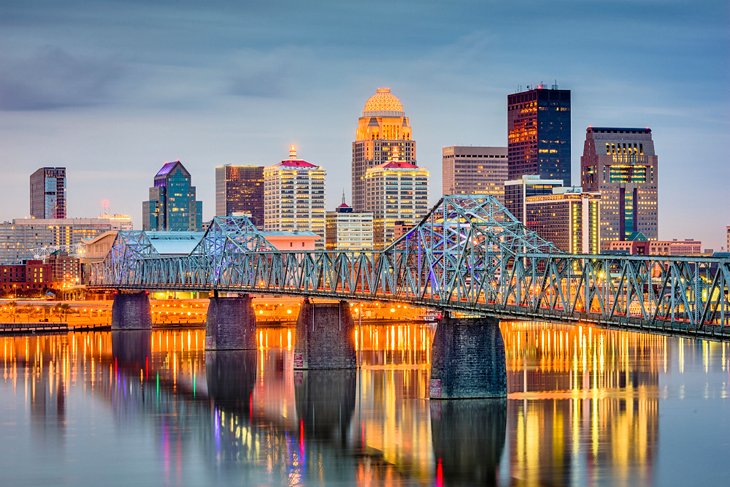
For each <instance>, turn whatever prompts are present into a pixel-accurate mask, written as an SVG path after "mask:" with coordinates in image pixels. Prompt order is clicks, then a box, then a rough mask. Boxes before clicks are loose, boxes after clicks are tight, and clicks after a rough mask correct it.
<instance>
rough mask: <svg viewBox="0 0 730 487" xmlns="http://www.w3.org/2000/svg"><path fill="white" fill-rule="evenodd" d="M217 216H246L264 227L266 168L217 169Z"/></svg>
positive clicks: (261, 227) (227, 167)
mask: <svg viewBox="0 0 730 487" xmlns="http://www.w3.org/2000/svg"><path fill="white" fill-rule="evenodd" d="M215 214H216V216H230V215H233V214H245V215H248V216H250V217H251V221H252V222H253V224H254V225H256V226H257V227H258V228H260V229H263V228H264V166H232V165H230V164H226V165H225V166H218V167H216V168H215Z"/></svg>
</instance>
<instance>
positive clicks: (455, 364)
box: [429, 313, 507, 399]
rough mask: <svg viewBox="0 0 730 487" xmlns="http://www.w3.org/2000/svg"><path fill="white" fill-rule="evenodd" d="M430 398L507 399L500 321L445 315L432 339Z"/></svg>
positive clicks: (505, 368)
mask: <svg viewBox="0 0 730 487" xmlns="http://www.w3.org/2000/svg"><path fill="white" fill-rule="evenodd" d="M429 396H430V397H431V399H471V398H499V397H507V364H506V362H505V355H504V341H503V340H502V332H501V331H500V329H499V320H497V319H495V318H452V317H450V316H449V314H448V313H445V314H444V317H443V319H442V320H441V321H440V322H439V324H438V326H437V328H436V334H435V336H434V338H433V345H432V353H431V383H430V387H429Z"/></svg>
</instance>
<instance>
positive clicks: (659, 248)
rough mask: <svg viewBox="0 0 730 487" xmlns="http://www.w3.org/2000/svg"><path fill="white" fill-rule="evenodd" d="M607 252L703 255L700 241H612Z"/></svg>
mask: <svg viewBox="0 0 730 487" xmlns="http://www.w3.org/2000/svg"><path fill="white" fill-rule="evenodd" d="M608 250H610V251H612V252H617V251H619V252H625V253H627V254H631V255H669V256H676V257H680V256H689V255H703V252H702V242H701V241H700V240H692V239H685V240H677V239H675V240H613V241H611V242H609V246H608Z"/></svg>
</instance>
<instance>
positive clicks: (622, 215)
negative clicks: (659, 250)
mask: <svg viewBox="0 0 730 487" xmlns="http://www.w3.org/2000/svg"><path fill="white" fill-rule="evenodd" d="M658 160H659V159H658V157H657V155H656V153H655V152H654V141H653V140H652V137H651V129H649V128H616V127H588V128H587V129H586V140H585V144H584V146H583V156H582V157H581V158H580V165H581V183H582V186H583V190H584V191H593V192H595V191H598V192H600V193H601V215H600V221H601V248H602V249H603V250H606V249H608V248H609V246H610V242H611V241H621V240H634V239H635V238H637V237H639V238H642V237H641V236H640V235H639V234H642V235H643V237H646V238H647V239H649V240H657V238H658V233H659V231H658V222H659V204H658V203H659V195H658V187H657V183H658V181H659V173H658Z"/></svg>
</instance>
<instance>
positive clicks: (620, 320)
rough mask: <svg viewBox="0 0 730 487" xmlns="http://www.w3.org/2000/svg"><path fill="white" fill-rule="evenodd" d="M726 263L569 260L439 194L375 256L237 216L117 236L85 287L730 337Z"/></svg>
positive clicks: (484, 200)
mask: <svg viewBox="0 0 730 487" xmlns="http://www.w3.org/2000/svg"><path fill="white" fill-rule="evenodd" d="M729 285H730V259H727V258H711V257H662V256H633V255H632V256H624V255H587V254H586V255H582V254H567V253H564V252H562V251H560V250H559V249H557V248H556V247H555V245H554V244H552V243H550V242H548V241H546V240H544V239H542V238H540V237H539V236H538V235H537V234H536V233H535V232H532V231H530V230H527V229H526V228H525V227H524V226H523V225H522V223H520V222H519V221H518V220H517V219H516V218H515V217H514V216H513V215H512V214H511V213H510V212H509V211H508V210H507V209H506V208H505V207H504V206H502V205H501V204H500V203H499V202H498V201H497V200H496V199H494V198H493V197H491V196H481V195H478V196H445V197H444V198H442V199H441V200H440V201H439V202H438V203H437V204H436V206H435V207H434V208H433V209H432V210H431V211H430V212H429V213H428V215H427V216H426V217H424V218H423V220H421V222H420V223H419V224H418V225H417V226H415V227H413V228H412V229H411V230H410V231H409V232H408V233H407V234H405V235H403V236H402V237H401V238H399V239H397V240H396V241H395V242H393V243H392V244H391V245H390V246H388V247H386V248H385V249H383V250H372V251H370V250H368V251H324V250H319V251H280V250H276V249H275V248H274V246H273V245H271V243H269V242H268V241H267V240H266V238H265V237H264V235H263V234H262V233H261V232H260V231H259V230H258V229H257V228H256V227H255V226H254V225H253V224H252V223H251V222H250V220H248V219H247V218H245V217H216V218H214V219H213V221H212V223H211V225H210V227H209V229H208V230H207V232H206V233H205V234H204V236H203V238H202V239H201V240H200V242H199V243H198V244H197V246H196V247H195V249H194V250H193V251H192V252H191V253H190V254H189V255H184V256H179V255H177V256H168V255H160V254H158V253H157V251H156V250H155V248H154V246H153V245H152V243H151V241H150V240H149V239H148V238H147V236H146V234H145V233H144V232H140V231H122V232H119V233H118V235H117V237H116V240H115V242H114V244H113V246H112V249H111V251H110V253H109V254H108V256H107V257H106V259H105V260H104V261H103V262H100V263H98V264H95V265H94V266H93V267H92V270H91V287H99V288H113V289H120V290H123V289H128V290H180V291H183V290H184V291H213V290H214V291H222V292H237V293H255V294H256V293H272V294H292V295H300V296H311V297H323V298H333V299H348V300H373V301H396V302H405V303H412V304H414V305H418V306H427V307H433V308H439V309H442V310H446V311H456V312H464V313H469V314H477V315H487V316H495V317H500V318H508V319H509V318H512V319H530V320H560V321H587V322H593V323H599V324H603V325H608V326H618V327H629V328H638V329H644V330H647V331H660V332H672V333H689V334H697V335H705V336H708V335H709V336H724V337H730V326H728V325H730V309H729V307H728V298H729V296H728V287H729Z"/></svg>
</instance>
